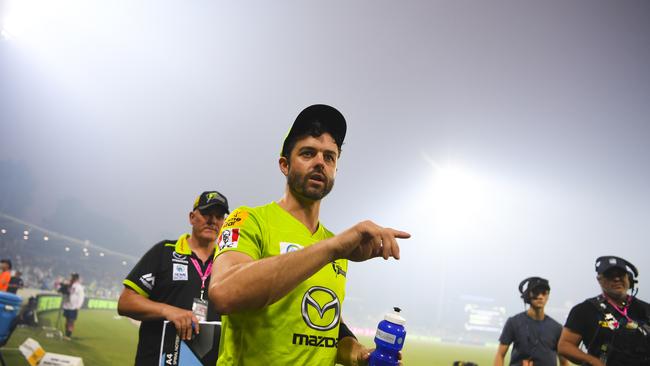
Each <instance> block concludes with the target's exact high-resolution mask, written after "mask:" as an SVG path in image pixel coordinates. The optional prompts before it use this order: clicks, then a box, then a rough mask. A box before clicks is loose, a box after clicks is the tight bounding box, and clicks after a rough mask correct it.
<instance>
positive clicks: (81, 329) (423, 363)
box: [0, 310, 508, 366]
mask: <svg viewBox="0 0 650 366" xmlns="http://www.w3.org/2000/svg"><path fill="white" fill-rule="evenodd" d="M56 316H57V314H56V312H50V313H46V314H43V315H41V316H40V320H41V322H42V323H43V324H44V325H49V326H54V325H55V324H56V318H57V317H56ZM115 316H116V313H115V312H114V311H111V310H82V311H80V312H79V319H78V320H77V323H76V329H75V332H74V334H73V336H72V340H71V341H66V340H63V339H59V338H57V337H47V333H48V332H46V331H43V330H41V329H40V328H17V329H16V330H15V331H14V333H13V334H12V336H11V338H10V340H9V342H8V343H7V345H5V346H4V347H3V348H2V349H0V351H1V352H2V355H3V357H4V359H5V361H6V362H7V365H11V366H23V365H24V366H28V365H29V364H28V363H27V361H26V360H25V358H24V357H23V355H22V354H21V353H20V352H19V351H18V350H17V348H18V346H19V345H20V344H22V343H23V342H24V341H25V339H27V337H31V338H33V339H35V340H37V341H38V342H39V343H40V344H41V346H42V347H43V348H44V349H45V351H47V352H54V353H61V354H66V355H71V356H78V357H81V358H83V361H84V365H86V366H95V365H96V366H103V365H105V366H112V365H133V361H134V357H135V349H136V346H137V340H138V329H137V327H136V326H135V325H133V324H131V322H130V321H129V320H128V319H127V318H120V319H115ZM63 323H64V319H63V317H61V321H60V327H61V328H62V326H63ZM360 341H361V342H362V343H364V344H365V345H367V346H370V345H372V344H373V341H372V338H371V337H360ZM495 351H496V348H495V347H479V346H463V345H450V344H443V343H434V342H431V341H423V340H418V339H416V338H414V339H409V338H408V337H407V339H406V344H405V348H404V352H403V353H404V365H406V366H432V365H433V366H437V365H439V366H451V364H452V363H453V362H454V361H472V362H475V363H477V364H479V365H481V366H486V365H491V364H492V360H493V358H494V353H495ZM507 358H508V357H506V360H507Z"/></svg>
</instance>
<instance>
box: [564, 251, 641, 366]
mask: <svg viewBox="0 0 650 366" xmlns="http://www.w3.org/2000/svg"><path fill="white" fill-rule="evenodd" d="M596 272H597V273H598V276H597V277H596V278H597V279H598V283H599V284H600V288H601V289H602V291H603V293H602V294H600V295H598V296H596V297H593V298H590V299H587V300H585V301H584V302H582V303H580V304H578V305H576V306H574V307H573V308H572V309H571V312H570V313H569V317H568V318H567V321H566V324H565V325H564V329H563V330H562V336H561V337H560V342H559V344H558V350H559V352H560V354H561V355H563V356H565V357H567V358H568V359H569V360H571V361H572V362H574V363H578V364H582V365H592V366H604V365H607V366H646V365H650V325H649V323H650V305H649V304H648V303H646V302H644V301H641V300H639V299H637V298H636V297H635V295H636V291H635V290H634V284H635V283H636V282H637V280H636V278H637V277H638V276H639V271H638V270H637V269H636V267H635V266H634V265H633V264H632V263H630V262H628V261H626V260H625V259H623V258H619V257H615V256H611V255H609V256H603V257H599V258H598V259H596ZM629 290H632V294H631V295H630V294H628V291H629ZM580 342H582V344H583V345H584V346H585V348H586V349H587V352H588V353H585V352H583V351H582V350H581V349H580V348H578V346H579V345H580Z"/></svg>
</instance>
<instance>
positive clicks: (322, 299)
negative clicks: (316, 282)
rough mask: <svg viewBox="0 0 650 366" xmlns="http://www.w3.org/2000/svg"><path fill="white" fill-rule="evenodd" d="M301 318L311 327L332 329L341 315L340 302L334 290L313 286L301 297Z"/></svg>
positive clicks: (323, 329)
mask: <svg viewBox="0 0 650 366" xmlns="http://www.w3.org/2000/svg"><path fill="white" fill-rule="evenodd" d="M301 309H302V319H303V320H304V321H305V323H306V324H307V326H309V327H310V328H312V329H315V330H320V331H326V330H330V329H334V328H335V327H336V326H337V325H338V324H339V318H340V317H341V302H340V301H339V298H338V297H337V296H336V293H334V291H332V290H330V289H328V288H325V287H321V286H314V287H312V288H310V289H309V290H307V292H305V295H304V296H303V297H302V306H301Z"/></svg>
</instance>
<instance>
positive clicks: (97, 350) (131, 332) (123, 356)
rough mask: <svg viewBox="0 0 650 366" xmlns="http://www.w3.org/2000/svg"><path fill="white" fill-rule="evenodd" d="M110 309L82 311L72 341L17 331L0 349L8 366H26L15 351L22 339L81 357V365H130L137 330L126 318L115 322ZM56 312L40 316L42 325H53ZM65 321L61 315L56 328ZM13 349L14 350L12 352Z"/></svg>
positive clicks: (28, 330) (39, 332)
mask: <svg viewBox="0 0 650 366" xmlns="http://www.w3.org/2000/svg"><path fill="white" fill-rule="evenodd" d="M116 315H117V313H116V312H115V311H113V310H82V311H80V312H79V318H78V319H77V322H76V323H75V331H74V333H73V334H72V340H70V341H67V340H64V339H59V338H58V337H47V333H48V332H46V331H43V330H41V329H40V328H27V327H26V328H16V330H15V331H14V333H13V334H12V335H11V338H10V339H9V342H7V344H6V345H5V346H4V347H3V348H1V349H0V351H1V352H2V355H3V357H4V359H5V361H6V363H7V365H11V366H23V365H25V366H29V363H27V360H25V357H23V355H22V353H20V351H18V350H17V348H18V346H19V345H20V344H22V343H23V342H24V341H25V339H27V338H28V337H31V338H33V339H35V340H36V341H38V342H39V343H40V344H41V346H42V347H43V349H44V350H45V351H46V352H54V353H60V354H65V355H70V356H77V357H81V358H83V361H84V365H86V366H92V365H99V366H101V365H107V366H108V365H133V361H134V357H135V350H136V347H137V342H138V328H137V327H136V326H135V325H133V324H131V322H130V321H129V320H128V319H127V318H120V319H115V318H114V317H115V316H116ZM56 319H57V313H56V312H49V313H45V314H41V315H39V320H40V321H41V323H42V324H44V325H48V326H52V327H53V326H54V325H55V324H56ZM63 324H65V319H64V318H63V316H61V320H60V324H59V328H60V329H62V328H63ZM12 349H15V350H12Z"/></svg>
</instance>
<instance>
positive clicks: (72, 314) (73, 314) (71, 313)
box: [63, 309, 79, 320]
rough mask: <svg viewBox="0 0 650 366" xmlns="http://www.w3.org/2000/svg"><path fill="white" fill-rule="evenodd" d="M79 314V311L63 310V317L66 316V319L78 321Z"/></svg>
mask: <svg viewBox="0 0 650 366" xmlns="http://www.w3.org/2000/svg"><path fill="white" fill-rule="evenodd" d="M78 314H79V310H68V309H63V316H65V318H66V319H70V320H77V315H78Z"/></svg>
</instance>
